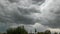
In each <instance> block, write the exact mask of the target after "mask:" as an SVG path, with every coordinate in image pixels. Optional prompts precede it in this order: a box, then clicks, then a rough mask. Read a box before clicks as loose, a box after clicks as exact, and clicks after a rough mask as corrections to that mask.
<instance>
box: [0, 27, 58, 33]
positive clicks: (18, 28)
mask: <svg viewBox="0 0 60 34" xmlns="http://www.w3.org/2000/svg"><path fill="white" fill-rule="evenodd" d="M0 34H51V32H50V30H46V31H45V32H37V30H36V29H35V33H28V32H27V31H26V30H25V28H24V26H21V27H17V28H9V29H7V31H6V33H0ZM54 34H58V33H57V32H55V33H54Z"/></svg>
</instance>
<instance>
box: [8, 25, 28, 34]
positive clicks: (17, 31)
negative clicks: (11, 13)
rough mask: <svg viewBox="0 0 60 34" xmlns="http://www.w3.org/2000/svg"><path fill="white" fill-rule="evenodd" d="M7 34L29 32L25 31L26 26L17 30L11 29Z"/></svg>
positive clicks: (25, 33) (24, 33) (26, 33)
mask: <svg viewBox="0 0 60 34" xmlns="http://www.w3.org/2000/svg"><path fill="white" fill-rule="evenodd" d="M7 34H28V32H27V31H26V30H25V28H24V26H22V27H17V28H14V29H13V28H10V29H8V30H7Z"/></svg>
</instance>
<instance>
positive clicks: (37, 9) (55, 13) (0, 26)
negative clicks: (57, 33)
mask: <svg viewBox="0 0 60 34" xmlns="http://www.w3.org/2000/svg"><path fill="white" fill-rule="evenodd" d="M21 24H23V25H25V27H26V29H28V28H32V27H33V28H32V29H31V30H34V28H36V29H37V30H38V31H44V30H46V29H50V30H52V29H53V28H55V29H56V28H58V29H59V28H60V0H0V32H5V31H6V29H7V28H10V27H12V26H13V27H17V26H20V25H21ZM28 31H29V29H28Z"/></svg>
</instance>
